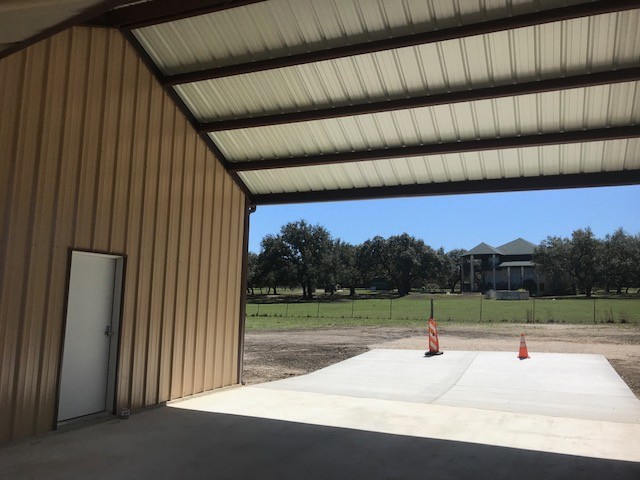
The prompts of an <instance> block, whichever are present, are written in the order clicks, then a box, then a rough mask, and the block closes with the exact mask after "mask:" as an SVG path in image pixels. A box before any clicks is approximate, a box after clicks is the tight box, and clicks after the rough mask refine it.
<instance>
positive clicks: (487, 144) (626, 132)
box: [228, 125, 640, 172]
mask: <svg viewBox="0 0 640 480" xmlns="http://www.w3.org/2000/svg"><path fill="white" fill-rule="evenodd" d="M636 137H640V125H633V126H625V127H611V128H599V129H592V130H578V131H572V132H554V133H542V134H536V135H522V136H519V137H502V138H485V139H479V140H462V141H458V142H447V143H431V144H427V145H415V146H409V147H393V148H382V149H377V150H362V151H356V152H339V153H327V154H322V155H308V156H303V157H287V158H273V159H266V160H249V161H237V162H233V161H230V162H229V164H228V168H229V170H230V171H235V172H243V171H255V170H273V169H277V168H292V167H309V166H319V165H333V164H337V163H352V162H362V161H368V160H384V159H391V158H403V157H419V156H423V155H442V154H447V153H463V152H478V151H486V150H503V149H508V148H524V147H539V146H545V145H560V144H569V143H586V142H597V141H604V140H619V139H625V138H636Z"/></svg>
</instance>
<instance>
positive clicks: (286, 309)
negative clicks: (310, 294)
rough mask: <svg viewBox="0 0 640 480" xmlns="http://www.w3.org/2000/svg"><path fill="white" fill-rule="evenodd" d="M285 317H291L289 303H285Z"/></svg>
mask: <svg viewBox="0 0 640 480" xmlns="http://www.w3.org/2000/svg"><path fill="white" fill-rule="evenodd" d="M284 316H285V317H288V316H289V303H285V307H284Z"/></svg>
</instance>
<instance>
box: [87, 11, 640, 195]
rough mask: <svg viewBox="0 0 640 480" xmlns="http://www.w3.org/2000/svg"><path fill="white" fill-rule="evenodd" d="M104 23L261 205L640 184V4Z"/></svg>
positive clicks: (133, 18) (199, 16)
mask: <svg viewBox="0 0 640 480" xmlns="http://www.w3.org/2000/svg"><path fill="white" fill-rule="evenodd" d="M99 23H100V24H101V25H111V26H115V27H118V28H120V29H121V30H122V31H123V32H124V33H125V35H126V36H127V38H128V39H129V41H130V42H131V43H132V44H133V45H134V46H135V47H136V48H137V50H138V51H139V53H140V55H141V56H142V57H143V58H144V59H145V60H146V61H147V63H148V64H149V65H150V67H151V69H152V70H153V72H154V74H155V75H156V76H157V78H158V79H159V81H160V82H161V83H162V84H163V85H164V86H165V88H166V90H167V92H169V94H170V95H171V97H172V98H173V99H174V101H175V102H176V103H177V104H178V105H179V106H180V107H181V108H182V109H183V111H184V112H185V114H186V115H187V117H188V118H189V120H190V122H191V123H192V125H193V126H194V128H196V129H197V130H198V132H199V134H200V135H201V136H202V138H204V139H205V141H206V142H208V145H209V147H210V148H211V149H212V151H214V153H215V154H216V155H217V157H218V158H219V159H220V161H221V163H222V164H223V165H224V167H225V168H226V169H227V170H228V171H229V172H230V173H231V174H232V176H233V177H234V179H235V180H236V182H237V183H238V184H239V185H240V186H241V187H242V188H243V190H244V191H245V192H246V193H247V195H248V196H249V197H250V200H251V201H252V202H253V203H254V204H276V203H291V202H306V201H322V200H344V199H361V198H383V197H394V196H411V195H443V194H452V193H480V192H495V191H513V190H532V189H546V188H567V187H583V186H599V185H622V184H637V183H640V123H639V120H640V104H638V102H634V101H629V99H632V98H636V99H637V98H640V64H639V61H638V51H639V50H640V37H639V36H638V34H637V25H638V24H640V8H639V6H638V3H637V1H635V0H596V1H590V2H584V1H581V0H577V1H575V0H565V1H561V0H559V1H556V2H540V1H539V0H496V1H492V2H477V1H475V0H473V1H472V0H460V1H458V2H442V1H439V0H407V1H405V2H402V3H401V4H400V3H399V2H397V1H395V0H380V1H378V2H373V1H371V2H368V1H361V0H341V1H340V2H330V1H326V2H318V1H315V0H268V1H260V0H207V1H205V0H189V1H188V2H175V1H173V0H149V1H144V2H135V3H133V4H132V5H129V6H124V7H122V8H118V9H115V10H112V11H111V12H109V13H108V14H107V15H105V16H103V17H102V18H101V20H100V22H99Z"/></svg>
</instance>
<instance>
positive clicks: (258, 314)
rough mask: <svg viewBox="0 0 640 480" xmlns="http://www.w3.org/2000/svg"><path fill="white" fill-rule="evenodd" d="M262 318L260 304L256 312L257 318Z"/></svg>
mask: <svg viewBox="0 0 640 480" xmlns="http://www.w3.org/2000/svg"><path fill="white" fill-rule="evenodd" d="M259 316H260V304H258V311H257V312H256V317H259Z"/></svg>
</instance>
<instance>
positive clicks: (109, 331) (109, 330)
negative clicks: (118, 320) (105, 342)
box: [104, 325, 113, 337]
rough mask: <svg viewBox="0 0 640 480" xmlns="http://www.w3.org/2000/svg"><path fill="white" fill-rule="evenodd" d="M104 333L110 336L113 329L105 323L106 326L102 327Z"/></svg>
mask: <svg viewBox="0 0 640 480" xmlns="http://www.w3.org/2000/svg"><path fill="white" fill-rule="evenodd" d="M104 334H105V335H106V336H107V337H110V336H111V335H113V331H112V330H111V325H107V327H106V328H105V329H104Z"/></svg>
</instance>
